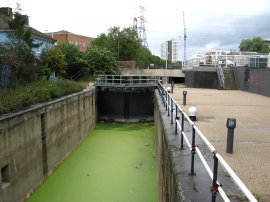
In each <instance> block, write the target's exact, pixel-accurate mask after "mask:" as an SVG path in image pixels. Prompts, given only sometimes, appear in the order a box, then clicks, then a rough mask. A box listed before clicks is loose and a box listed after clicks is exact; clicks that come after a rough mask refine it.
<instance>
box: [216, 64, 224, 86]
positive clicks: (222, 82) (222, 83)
mask: <svg viewBox="0 0 270 202" xmlns="http://www.w3.org/2000/svg"><path fill="white" fill-rule="evenodd" d="M217 74H218V78H219V81H220V86H221V87H222V88H224V84H225V77H224V72H223V68H222V67H221V65H218V66H217Z"/></svg>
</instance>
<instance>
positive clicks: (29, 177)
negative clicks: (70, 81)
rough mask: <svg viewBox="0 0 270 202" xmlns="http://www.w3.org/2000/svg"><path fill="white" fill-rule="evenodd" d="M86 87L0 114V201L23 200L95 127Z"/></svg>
mask: <svg viewBox="0 0 270 202" xmlns="http://www.w3.org/2000/svg"><path fill="white" fill-rule="evenodd" d="M95 100H96V94H95V92H94V90H85V91H83V92H80V93H75V94H72V95H69V96H66V97H63V98H60V99H58V100H55V101H52V102H48V103H45V104H39V105H35V106H33V107H31V108H30V109H27V110H24V111H22V112H19V113H15V114H10V115H6V116H1V117H0V168H1V173H0V175H1V176H0V179H1V180H0V201H5V202H17V201H23V200H24V199H25V198H26V197H27V194H30V193H31V192H32V191H33V190H34V189H35V188H36V187H37V186H38V185H39V184H40V183H41V182H42V181H43V180H44V179H45V178H46V177H47V176H48V175H50V174H51V173H52V171H53V170H54V169H55V168H56V167H57V166H58V165H59V164H60V163H61V162H62V161H63V160H64V159H65V158H66V157H67V156H68V154H70V152H72V150H74V149H75V148H76V146H77V145H78V144H79V143H80V142H81V141H82V140H83V139H84V138H85V137H86V136H87V135H88V134H89V133H90V132H91V131H92V130H93V129H94V128H95V125H96V114H97V112H96V101H95Z"/></svg>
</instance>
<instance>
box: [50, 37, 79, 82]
mask: <svg viewBox="0 0 270 202" xmlns="http://www.w3.org/2000/svg"><path fill="white" fill-rule="evenodd" d="M55 48H56V49H58V50H59V51H61V52H62V53H63V54H64V58H65V62H66V68H65V69H66V77H67V78H68V79H77V78H80V76H82V74H83V73H84V72H83V71H84V61H83V57H84V52H82V51H80V50H79V48H78V46H76V45H75V44H71V43H69V42H64V41H63V42H61V41H60V42H58V44H57V46H56V47H55Z"/></svg>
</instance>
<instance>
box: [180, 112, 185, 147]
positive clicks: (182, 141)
mask: <svg viewBox="0 0 270 202" xmlns="http://www.w3.org/2000/svg"><path fill="white" fill-rule="evenodd" d="M181 114H182V117H181V149H184V137H183V131H184V118H185V116H184V112H181Z"/></svg>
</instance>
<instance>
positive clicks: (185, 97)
mask: <svg viewBox="0 0 270 202" xmlns="http://www.w3.org/2000/svg"><path fill="white" fill-rule="evenodd" d="M186 103H187V91H183V105H184V106H185V105H186Z"/></svg>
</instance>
